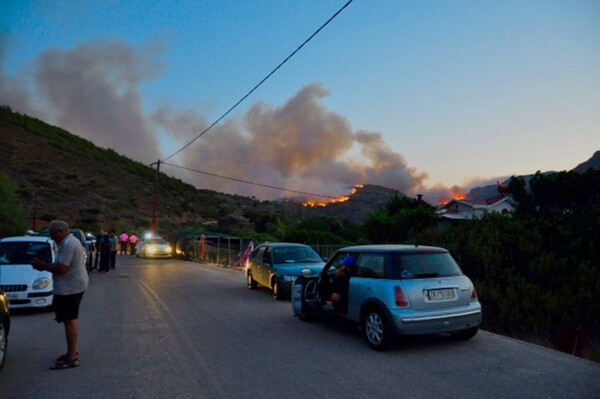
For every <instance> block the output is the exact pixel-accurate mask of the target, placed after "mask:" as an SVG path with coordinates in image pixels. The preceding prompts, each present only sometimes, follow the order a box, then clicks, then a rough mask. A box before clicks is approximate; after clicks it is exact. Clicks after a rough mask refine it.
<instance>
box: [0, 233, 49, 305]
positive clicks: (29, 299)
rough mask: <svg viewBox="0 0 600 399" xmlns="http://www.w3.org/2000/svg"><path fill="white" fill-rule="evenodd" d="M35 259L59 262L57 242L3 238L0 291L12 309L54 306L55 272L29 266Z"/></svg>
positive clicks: (29, 237) (0, 252)
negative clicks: (53, 276)
mask: <svg viewBox="0 0 600 399" xmlns="http://www.w3.org/2000/svg"><path fill="white" fill-rule="evenodd" d="M33 258H39V259H42V260H44V261H46V262H48V263H53V262H56V260H57V258H58V248H57V246H56V243H55V242H54V241H52V240H51V239H50V238H48V237H39V236H35V237H31V236H24V237H8V238H2V239H0V289H2V290H3V291H4V292H5V293H6V297H7V299H8V303H9V306H10V308H11V309H17V308H49V307H50V306H52V300H53V298H54V280H53V279H52V273H50V272H48V271H38V270H35V269H34V268H33V267H32V266H31V265H30V262H31V260H32V259H33Z"/></svg>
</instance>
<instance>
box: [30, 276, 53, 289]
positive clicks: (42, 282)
mask: <svg viewBox="0 0 600 399" xmlns="http://www.w3.org/2000/svg"><path fill="white" fill-rule="evenodd" d="M49 286H50V279H49V278H48V277H40V278H38V279H37V280H35V281H34V282H33V285H32V286H31V288H33V289H34V290H43V289H44V288H48V287H49Z"/></svg>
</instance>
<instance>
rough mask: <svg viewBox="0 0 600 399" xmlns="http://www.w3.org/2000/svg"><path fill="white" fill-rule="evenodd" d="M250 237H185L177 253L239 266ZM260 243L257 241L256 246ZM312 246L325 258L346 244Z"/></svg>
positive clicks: (194, 258)
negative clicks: (202, 238)
mask: <svg viewBox="0 0 600 399" xmlns="http://www.w3.org/2000/svg"><path fill="white" fill-rule="evenodd" d="M252 241H253V240H252V239H249V238H239V237H227V236H225V237H211V236H207V237H205V239H204V244H202V240H201V239H200V238H198V237H191V238H184V239H181V240H179V241H178V242H177V248H176V252H177V255H178V256H180V257H182V258H184V259H189V260H193V261H195V262H206V263H214V264H218V265H222V266H225V267H236V266H238V263H239V259H240V257H241V254H242V253H243V252H244V251H245V250H246V248H247V247H248V245H249V244H250V243H251V242H252ZM257 245H258V244H257V243H255V245H254V246H255V247H256V246H257ZM311 247H312V248H313V249H314V250H315V252H317V253H318V254H319V255H320V256H321V257H322V258H323V259H329V258H331V256H333V254H334V253H335V252H336V251H337V250H338V249H340V248H343V247H344V245H321V244H314V245H311Z"/></svg>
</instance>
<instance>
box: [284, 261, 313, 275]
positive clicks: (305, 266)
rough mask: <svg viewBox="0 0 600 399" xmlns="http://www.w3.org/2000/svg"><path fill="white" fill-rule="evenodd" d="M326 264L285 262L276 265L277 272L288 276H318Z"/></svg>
mask: <svg viewBox="0 0 600 399" xmlns="http://www.w3.org/2000/svg"><path fill="white" fill-rule="evenodd" d="M324 266H325V262H322V263H285V264H277V265H275V269H276V270H277V274H281V275H286V276H306V275H308V276H317V275H319V273H321V270H322V269H323V267H324Z"/></svg>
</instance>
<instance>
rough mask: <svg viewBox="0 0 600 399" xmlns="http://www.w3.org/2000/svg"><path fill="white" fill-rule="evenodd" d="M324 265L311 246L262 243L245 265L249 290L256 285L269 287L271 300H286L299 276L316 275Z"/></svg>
mask: <svg viewBox="0 0 600 399" xmlns="http://www.w3.org/2000/svg"><path fill="white" fill-rule="evenodd" d="M324 265H325V262H323V259H322V258H321V257H320V256H319V254H317V253H316V252H315V251H314V250H313V249H312V248H311V247H309V246H308V245H304V244H295V243H287V242H272V243H266V244H261V245H259V246H258V247H256V249H254V251H252V253H251V254H250V258H249V259H248V263H247V265H246V281H247V285H248V288H250V289H255V288H256V287H257V284H260V285H262V286H263V287H267V288H269V289H270V290H271V291H272V292H273V298H275V299H284V298H286V297H289V295H290V293H291V289H292V283H293V282H294V280H295V279H296V278H297V277H298V276H318V275H319V273H320V272H321V269H323V266H324Z"/></svg>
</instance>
